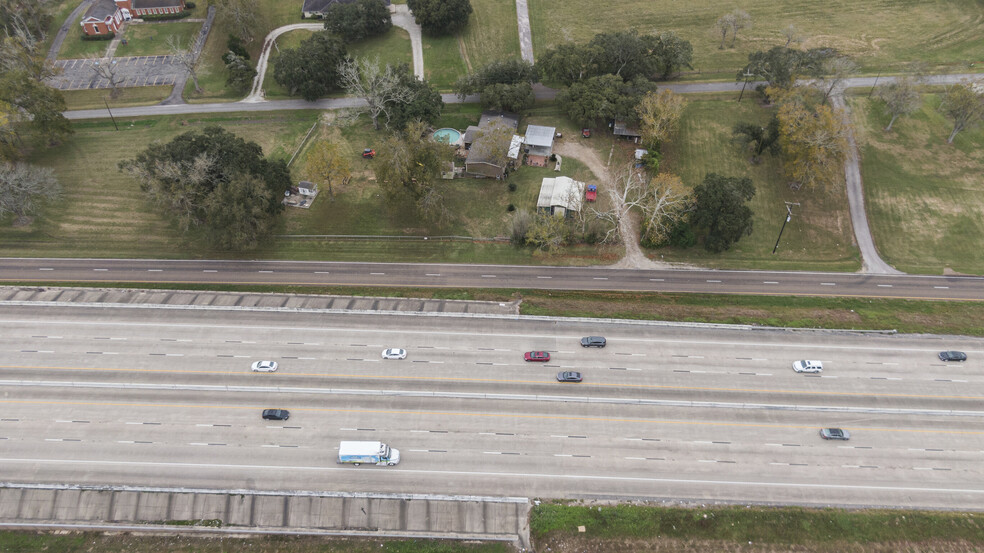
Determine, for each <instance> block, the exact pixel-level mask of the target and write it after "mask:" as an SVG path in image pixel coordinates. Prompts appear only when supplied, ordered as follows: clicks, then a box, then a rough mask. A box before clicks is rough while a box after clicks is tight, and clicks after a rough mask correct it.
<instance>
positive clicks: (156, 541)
mask: <svg viewBox="0 0 984 553" xmlns="http://www.w3.org/2000/svg"><path fill="white" fill-rule="evenodd" d="M0 551H4V552H5V553H35V552H37V551H44V552H46V553H78V552H81V551H86V552H88V553H187V552H190V551H194V552H195V553H228V552H230V551H250V552H252V553H325V552H329V551H330V552H333V553H510V552H512V551H514V549H512V548H511V546H510V545H509V544H506V543H461V542H454V541H450V540H386V539H372V538H369V539H348V538H321V537H292V536H251V537H248V538H230V537H226V536H220V537H198V536H190V535H187V534H185V535H175V536H166V535H162V536H134V535H130V534H126V533H117V534H99V533H94V532H92V533H83V532H80V533H60V534H43V533H36V532H0Z"/></svg>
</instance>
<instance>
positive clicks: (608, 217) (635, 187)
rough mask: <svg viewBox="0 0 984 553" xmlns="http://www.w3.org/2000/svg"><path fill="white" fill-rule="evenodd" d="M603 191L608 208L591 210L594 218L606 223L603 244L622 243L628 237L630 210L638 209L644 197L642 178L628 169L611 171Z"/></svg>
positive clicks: (644, 188)
mask: <svg viewBox="0 0 984 553" xmlns="http://www.w3.org/2000/svg"><path fill="white" fill-rule="evenodd" d="M610 173H611V176H610V177H609V180H608V184H607V186H606V187H605V191H606V192H608V202H609V208H608V209H607V210H605V211H599V210H597V209H595V208H593V207H592V208H591V211H592V212H593V213H594V214H595V216H596V217H598V218H599V219H601V220H602V221H605V222H606V223H608V227H609V228H608V230H607V232H605V237H604V239H603V241H604V242H614V243H620V242H623V241H624V240H625V239H626V238H628V236H626V234H627V233H628V229H629V227H630V222H629V217H630V212H631V211H632V208H635V207H639V206H640V204H641V203H642V201H643V198H644V197H645V195H646V186H645V182H644V181H643V179H642V176H641V175H640V174H639V173H637V172H635V171H632V170H631V169H629V168H623V169H621V170H617V171H611V172H610Z"/></svg>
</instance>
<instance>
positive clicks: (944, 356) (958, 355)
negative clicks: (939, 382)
mask: <svg viewBox="0 0 984 553" xmlns="http://www.w3.org/2000/svg"><path fill="white" fill-rule="evenodd" d="M966 360H967V354H966V353H964V352H962V351H941V352H940V361H966Z"/></svg>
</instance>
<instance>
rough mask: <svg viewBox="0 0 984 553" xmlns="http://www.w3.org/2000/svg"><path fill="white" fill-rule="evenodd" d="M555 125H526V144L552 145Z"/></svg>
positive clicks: (555, 130)
mask: <svg viewBox="0 0 984 553" xmlns="http://www.w3.org/2000/svg"><path fill="white" fill-rule="evenodd" d="M556 132H557V129H556V128H555V127H541V126H540V125H528V126H527V127H526V144H529V145H530V146H544V147H547V148H549V147H550V146H553V140H554V133H556Z"/></svg>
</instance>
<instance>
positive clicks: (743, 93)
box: [738, 73, 755, 103]
mask: <svg viewBox="0 0 984 553" xmlns="http://www.w3.org/2000/svg"><path fill="white" fill-rule="evenodd" d="M754 76H755V73H745V82H744V83H742V85H741V94H739V95H738V102H739V103H740V102H741V97H742V96H744V95H745V87H746V86H748V78H749V77H754Z"/></svg>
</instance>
